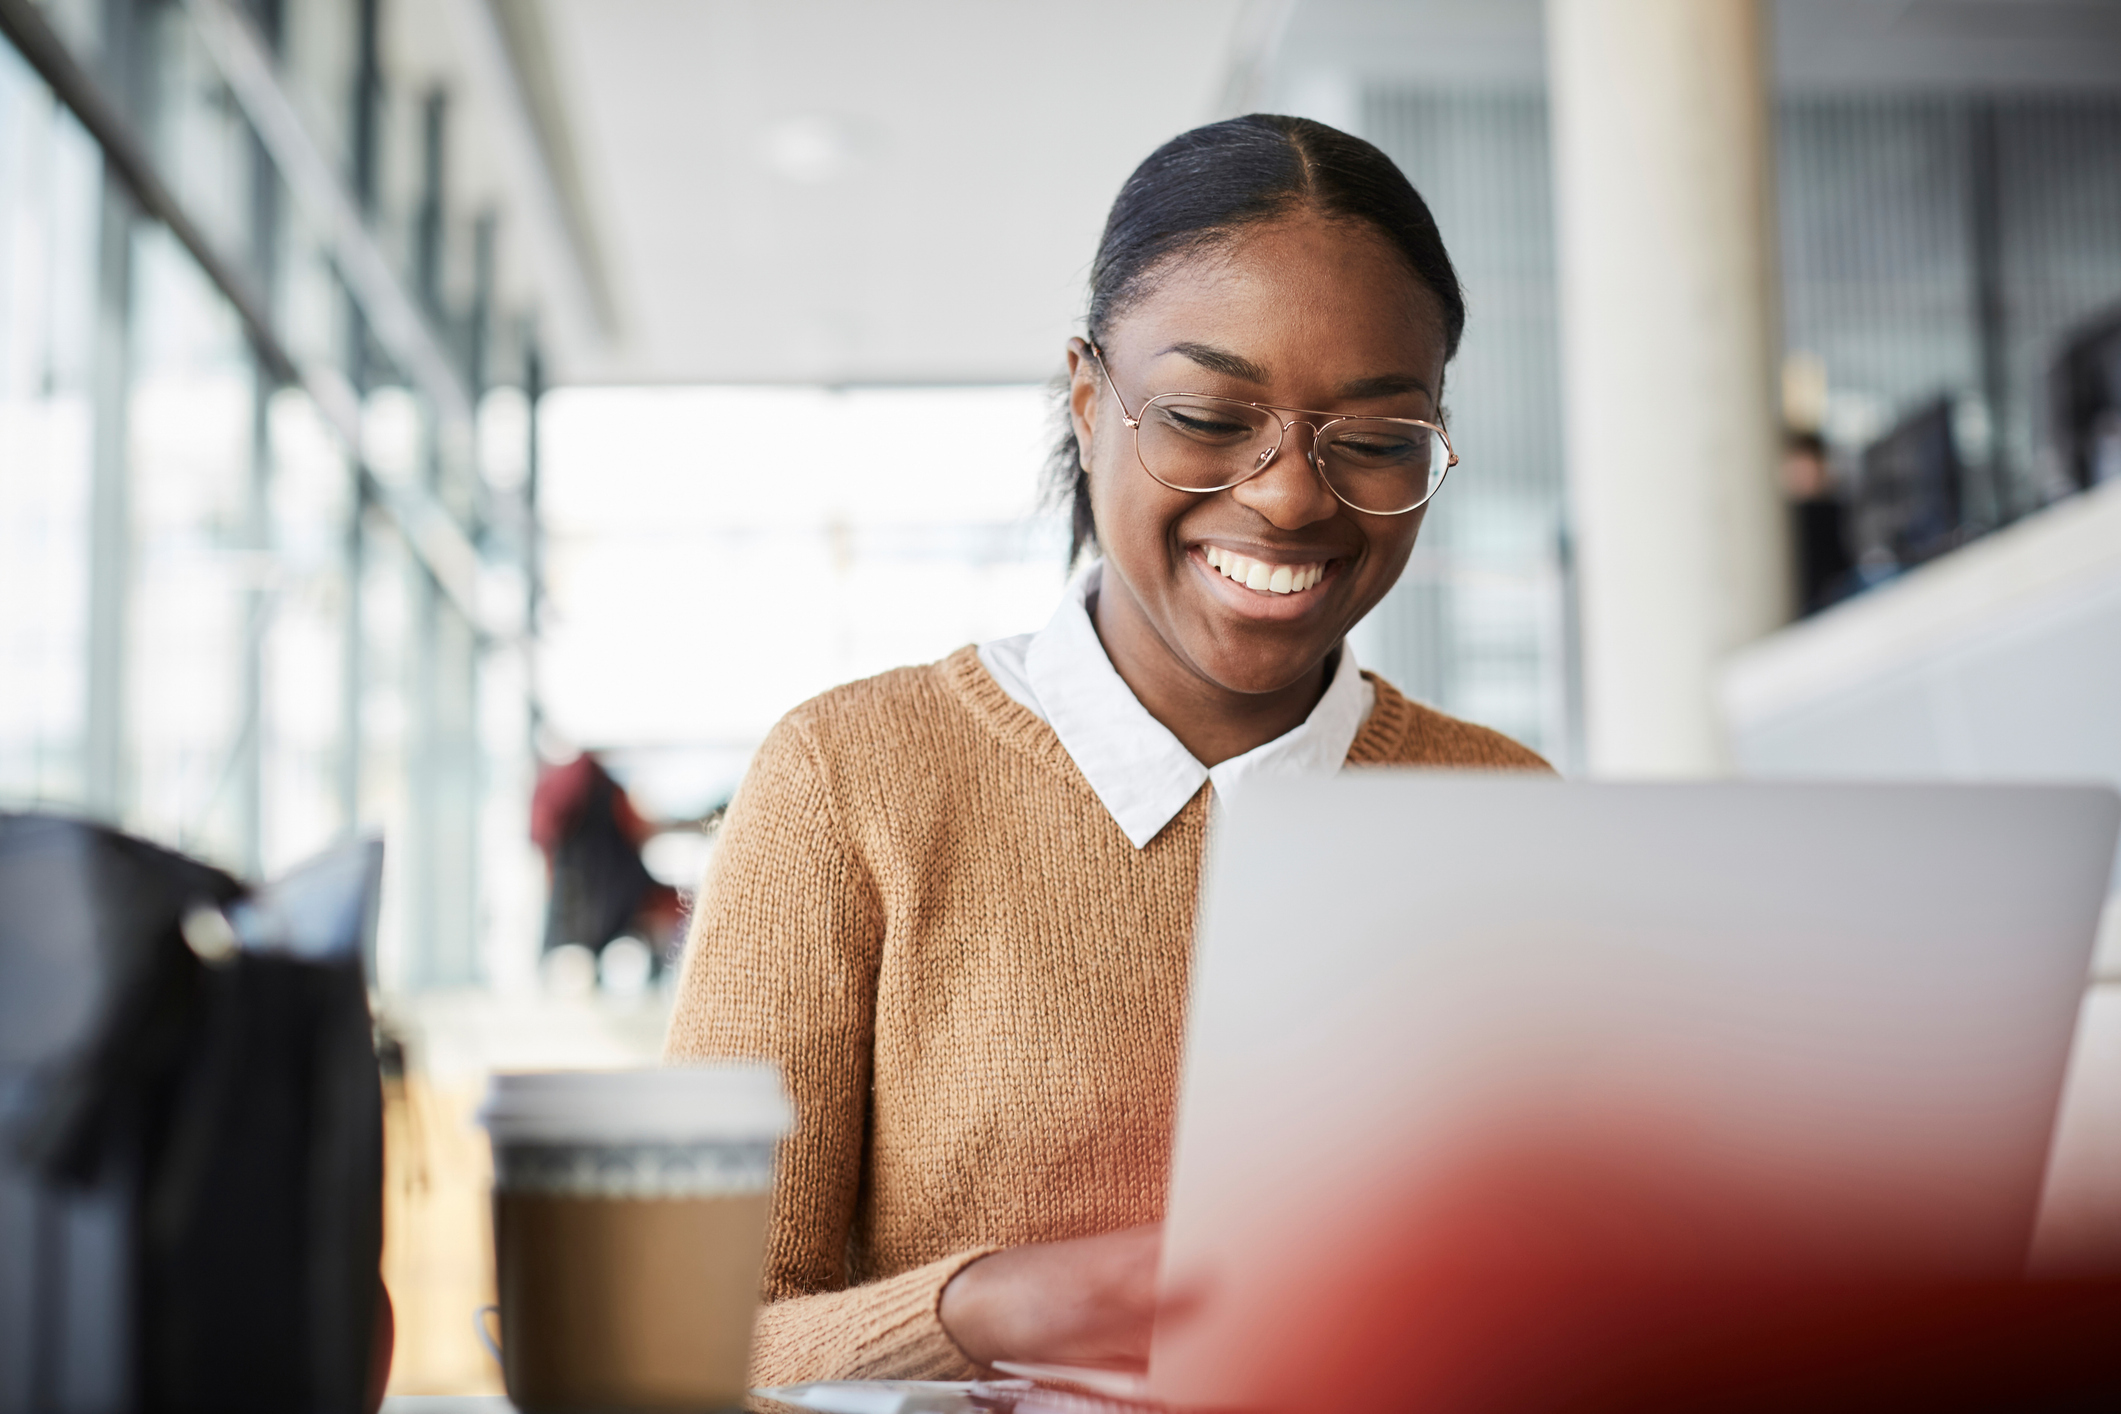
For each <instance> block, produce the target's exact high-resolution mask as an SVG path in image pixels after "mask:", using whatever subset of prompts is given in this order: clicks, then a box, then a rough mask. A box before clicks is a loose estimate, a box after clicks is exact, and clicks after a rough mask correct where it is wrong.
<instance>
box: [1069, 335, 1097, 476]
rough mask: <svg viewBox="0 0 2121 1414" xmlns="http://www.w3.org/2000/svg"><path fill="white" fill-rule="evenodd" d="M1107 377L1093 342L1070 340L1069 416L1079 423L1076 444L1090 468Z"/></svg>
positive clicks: (1076, 430)
mask: <svg viewBox="0 0 2121 1414" xmlns="http://www.w3.org/2000/svg"><path fill="white" fill-rule="evenodd" d="M1103 381H1104V380H1103V378H1102V377H1101V376H1100V375H1099V373H1098V368H1097V360H1096V359H1094V358H1092V357H1090V345H1089V344H1087V343H1085V342H1084V341H1083V340H1081V339H1079V338H1078V339H1070V340H1068V420H1069V421H1070V422H1072V423H1074V424H1075V445H1076V448H1077V450H1078V451H1079V453H1080V454H1081V456H1082V464H1083V468H1084V470H1086V471H1087V470H1088V469H1089V466H1090V442H1091V437H1092V434H1093V433H1094V431H1095V430H1096V426H1097V401H1098V399H1097V394H1098V386H1099V384H1100V383H1102V382H1103Z"/></svg>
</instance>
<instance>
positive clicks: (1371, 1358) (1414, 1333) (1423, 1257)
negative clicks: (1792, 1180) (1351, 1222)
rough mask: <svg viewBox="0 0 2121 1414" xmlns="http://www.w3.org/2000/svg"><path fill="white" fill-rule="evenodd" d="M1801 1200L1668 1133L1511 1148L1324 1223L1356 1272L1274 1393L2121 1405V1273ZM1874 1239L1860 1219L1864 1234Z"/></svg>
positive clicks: (1296, 1346) (1467, 1399) (1786, 1403)
mask: <svg viewBox="0 0 2121 1414" xmlns="http://www.w3.org/2000/svg"><path fill="white" fill-rule="evenodd" d="M1370 1211H1372V1212H1374V1211H1375V1209H1374V1208H1373V1209H1371V1210H1370ZM1787 1217H1788V1214H1787V1213H1786V1212H1780V1211H1778V1204H1777V1202H1776V1201H1775V1200H1774V1198H1773V1196H1772V1195H1768V1194H1765V1193H1751V1192H1748V1191H1746V1190H1745V1187H1744V1185H1742V1184H1734V1183H1732V1182H1731V1181H1729V1180H1728V1179H1727V1178H1726V1179H1723V1180H1719V1179H1717V1178H1715V1177H1713V1176H1710V1175H1706V1174H1703V1173H1699V1172H1694V1173H1683V1172H1675V1171H1674V1170H1673V1168H1672V1166H1671V1163H1670V1157H1669V1155H1665V1156H1663V1157H1659V1156H1658V1155H1657V1153H1656V1152H1655V1151H1654V1149H1648V1150H1643V1151H1639V1152H1636V1153H1633V1154H1629V1153H1622V1152H1617V1151H1608V1152H1604V1153H1600V1152H1597V1151H1595V1150H1594V1149H1591V1148H1585V1147H1573V1148H1570V1149H1568V1150H1567V1151H1561V1150H1555V1151H1550V1152H1544V1153H1540V1152H1531V1151H1523V1152H1519V1153H1517V1154H1514V1155H1508V1156H1498V1157H1496V1158H1495V1159H1494V1160H1493V1161H1492V1162H1491V1163H1489V1164H1487V1165H1485V1166H1483V1167H1481V1168H1480V1169H1478V1170H1468V1171H1466V1172H1464V1173H1462V1174H1461V1176H1460V1180H1459V1181H1458V1182H1455V1183H1450V1184H1447V1185H1444V1186H1442V1187H1440V1188H1432V1189H1430V1190H1429V1192H1428V1194H1427V1196H1426V1198H1425V1200H1424V1201H1423V1202H1422V1203H1421V1204H1420V1205H1419V1211H1418V1213H1417V1212H1416V1211H1415V1210H1413V1209H1411V1208H1410V1209H1409V1210H1408V1212H1407V1221H1406V1222H1405V1223H1404V1224H1402V1225H1401V1226H1400V1227H1399V1228H1398V1229H1397V1230H1390V1229H1388V1230H1385V1231H1377V1230H1375V1229H1372V1230H1369V1231H1367V1232H1354V1231H1348V1232H1342V1233H1334V1232H1333V1231H1332V1230H1331V1229H1332V1227H1333V1225H1334V1224H1333V1223H1332V1221H1331V1220H1330V1219H1329V1220H1327V1221H1324V1222H1321V1223H1320V1224H1319V1225H1318V1226H1319V1229H1320V1231H1319V1237H1320V1240H1321V1241H1322V1242H1324V1243H1326V1244H1327V1245H1328V1246H1330V1248H1331V1249H1332V1250H1333V1251H1334V1252H1335V1254H1336V1255H1337V1257H1338V1265H1339V1267H1340V1269H1341V1271H1342V1272H1344V1274H1345V1278H1346V1280H1345V1284H1344V1285H1343V1286H1342V1287H1341V1288H1340V1291H1339V1293H1338V1295H1337V1298H1336V1299H1335V1300H1334V1301H1332V1302H1330V1303H1328V1306H1329V1307H1330V1309H1327V1308H1318V1309H1313V1310H1311V1311H1309V1312H1307V1313H1305V1316H1304V1317H1302V1318H1300V1319H1298V1320H1296V1321H1294V1322H1292V1324H1291V1326H1290V1327H1289V1328H1288V1329H1287V1330H1286V1331H1285V1332H1284V1333H1283V1335H1284V1339H1283V1340H1281V1341H1278V1342H1277V1346H1278V1347H1279V1349H1280V1351H1281V1352H1282V1357H1281V1358H1280V1359H1275V1358H1273V1357H1269V1358H1268V1359H1267V1360H1266V1361H1265V1362H1264V1368H1263V1369H1262V1370H1261V1373H1262V1375H1263V1376H1264V1377H1263V1378H1262V1379H1260V1381H1259V1387H1260V1389H1261V1391H1262V1403H1261V1407H1262V1408H1263V1409H1264V1408H1271V1409H1275V1410H1306V1411H1309V1410H1316V1411H1319V1412H1320V1414H1324V1411H1327V1410H1336V1411H1338V1410H1347V1409H1364V1410H1400V1409H1404V1410H1408V1411H1410V1412H1411V1411H1420V1414H1661V1411H1672V1412H1673V1414H1679V1411H1688V1414H1700V1412H1701V1411H1717V1414H1756V1411H1757V1414H1782V1411H1805V1412H1806V1414H1838V1412H1839V1411H1848V1414H1857V1412H1858V1411H1863V1412H1864V1414H1878V1412H1879V1411H1897V1410H1907V1411H1911V1414H1912V1411H1969V1414H1972V1411H1981V1412H1982V1414H1988V1412H1989V1411H1995V1414H2003V1411H2013V1414H2018V1412H2019V1411H2028V1412H2029V1411H2041V1412H2042V1414H2047V1412H2049V1411H2054V1412H2056V1414H2059V1411H2077V1410H2094V1409H2098V1410H2116V1409H2121V1278H2101V1279H2079V1280H2067V1281H2048V1282H2032V1281H2005V1280H1997V1279H1993V1278H1979V1277H1971V1276H1962V1275H1957V1274H1954V1273H1952V1272H1950V1271H1934V1270H1932V1271H1924V1270H1921V1266H1920V1264H1919V1263H1901V1262H1891V1263H1875V1262H1871V1261H1868V1260H1859V1259H1855V1258H1853V1257H1851V1258H1849V1259H1847V1260H1844V1259H1843V1258H1842V1256H1841V1255H1839V1254H1837V1253H1836V1252H1833V1251H1825V1250H1821V1249H1820V1248H1819V1247H1818V1245H1817V1242H1816V1233H1814V1234H1813V1237H1812V1239H1811V1240H1805V1239H1802V1238H1799V1237H1798V1236H1797V1233H1798V1232H1799V1230H1800V1228H1799V1226H1798V1225H1795V1224H1791V1223H1789V1222H1787V1221H1785V1219H1786V1218H1787ZM1675 1234H1676V1235H1675ZM1861 1245H1862V1244H1861V1240H1860V1236H1859V1235H1855V1234H1851V1242H1850V1245H1849V1248H1848V1251H1849V1252H1850V1253H1853V1252H1855V1251H1857V1250H1859V1249H1860V1248H1861ZM1159 1319H1160V1320H1163V1319H1178V1320H1183V1319H1184V1313H1183V1310H1182V1309H1181V1310H1178V1311H1167V1312H1165V1313H1163V1314H1162V1315H1160V1317H1159Z"/></svg>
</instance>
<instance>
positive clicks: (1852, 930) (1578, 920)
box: [1149, 771, 2121, 1408]
mask: <svg viewBox="0 0 2121 1414" xmlns="http://www.w3.org/2000/svg"><path fill="white" fill-rule="evenodd" d="M2117 821H2121V797H2117V796H2116V795H2115V793H2114V792H2113V791H2112V790H2110V789H2107V788H2105V787H2069V786H2060V787H2057V786H2040V787H2006V786H1932V785H1915V786H1875V785H1783V784H1774V785H1762V784H1745V785H1739V784H1686V785H1679V784H1668V785H1605V784H1599V785H1588V784H1569V783H1562V782H1557V781H1549V780H1535V779H1525V778H1518V777H1502V776H1493V775H1486V776H1471V775H1455V774H1438V773H1416V772H1384V771H1373V772H1363V773H1350V774H1347V775H1343V776H1341V777H1338V778H1335V779H1331V780H1325V781H1288V782H1280V781H1275V782H1261V783H1259V784H1258V785H1257V786H1255V787H1254V789H1253V790H1252V792H1250V793H1249V794H1248V795H1247V796H1246V798H1245V799H1244V800H1243V801H1242V802H1241V803H1240V804H1239V805H1238V806H1237V807H1236V808H1235V809H1234V810H1233V811H1232V812H1231V814H1230V815H1229V816H1228V818H1227V819H1225V820H1224V821H1223V822H1222V823H1221V825H1220V827H1219V829H1218V832H1217V834H1216V835H1215V837H1214V839H1213V841H1212V843H1211V849H1210V856H1211V857H1210V859H1209V862H1208V868H1207V872H1206V879H1207V882H1206V884H1205V887H1204V893H1203V903H1202V914H1201V921H1200V927H1199V934H1198V943H1197V947H1196V953H1195V960H1194V969H1195V970H1194V977H1193V987H1192V1001H1191V1007H1192V1010H1191V1015H1190V1019H1189V1026H1188V1036H1187V1053H1186V1061H1185V1071H1184V1077H1183V1081H1182V1090H1181V1098H1180V1108H1179V1121H1178V1131H1177V1135H1176V1141H1175V1149H1174V1158H1173V1171H1172V1180H1171V1190H1170V1202H1169V1212H1168V1218H1167V1222H1166V1236H1165V1251H1164V1272H1163V1297H1164V1303H1165V1304H1164V1308H1163V1310H1164V1314H1163V1315H1162V1316H1160V1318H1159V1322H1158V1328H1157V1332H1156V1338H1155V1346H1154V1354H1153V1358H1152V1361H1151V1367H1150V1382H1149V1383H1150V1391H1151V1393H1152V1394H1153V1395H1155V1396H1156V1397H1158V1398H1160V1399H1163V1400H1167V1401H1170V1402H1173V1403H1178V1404H1185V1405H1195V1406H1216V1407H1223V1408H1246V1407H1253V1408H1257V1407H1274V1406H1280V1407H1321V1406H1320V1399H1321V1398H1325V1399H1326V1402H1329V1403H1330V1402H1332V1400H1333V1399H1334V1398H1339V1397H1346V1398H1352V1399H1358V1400H1360V1399H1370V1398H1375V1397H1376V1396H1377V1394H1378V1391H1377V1390H1376V1389H1375V1388H1373V1387H1370V1386H1366V1385H1364V1384H1363V1383H1362V1380H1363V1378H1364V1377H1363V1376H1362V1375H1361V1373H1360V1372H1361V1371H1362V1370H1364V1369H1368V1370H1372V1371H1374V1370H1376V1369H1378V1368H1381V1367H1390V1368H1393V1369H1395V1370H1397V1371H1399V1372H1400V1375H1398V1376H1395V1378H1399V1377H1401V1376H1405V1374H1406V1372H1407V1371H1410V1370H1411V1371H1417V1372H1418V1371H1422V1370H1427V1371H1429V1372H1430V1374H1431V1375H1432V1376H1433V1377H1434V1378H1436V1379H1439V1380H1448V1379H1451V1378H1455V1377H1456V1376H1454V1375H1452V1374H1451V1373H1450V1372H1451V1371H1454V1370H1456V1371H1458V1372H1459V1374H1460V1375H1462V1374H1463V1372H1464V1368H1465V1366H1464V1362H1465V1361H1467V1360H1472V1359H1475V1358H1479V1356H1478V1352H1474V1351H1470V1350H1468V1349H1466V1348H1464V1347H1465V1343H1466V1342H1477V1341H1478V1340H1479V1339H1483V1338H1490V1339H1492V1338H1495V1337H1496V1333H1497V1331H1498V1330H1503V1329H1507V1328H1508V1327H1509V1326H1510V1322H1511V1320H1512V1319H1513V1314H1522V1315H1524V1316H1525V1317H1526V1319H1528V1320H1531V1321H1532V1322H1533V1324H1532V1326H1531V1327H1530V1328H1527V1329H1523V1330H1513V1331H1511V1338H1513V1339H1523V1340H1527V1341H1532V1342H1539V1341H1544V1340H1548V1339H1553V1340H1565V1339H1569V1338H1572V1337H1571V1336H1570V1335H1569V1332H1568V1331H1567V1330H1564V1329H1561V1325H1563V1324H1566V1323H1556V1322H1554V1321H1552V1320H1547V1321H1545V1322H1544V1324H1543V1325H1542V1324H1541V1323H1540V1322H1539V1321H1538V1320H1537V1319H1536V1317H1535V1315H1534V1313H1535V1311H1536V1309H1537V1308H1538V1305H1539V1302H1540V1301H1541V1300H1543V1299H1556V1294H1557V1292H1559V1291H1560V1289H1561V1287H1562V1286H1566V1285H1567V1284H1568V1283H1569V1282H1571V1281H1578V1282H1579V1283H1580V1282H1589V1283H1591V1288H1590V1289H1592V1290H1595V1289H1596V1284H1597V1283H1599V1282H1612V1281H1625V1280H1629V1279H1637V1278H1639V1279H1640V1280H1643V1281H1667V1282H1670V1281H1677V1282H1680V1283H1682V1284H1683V1283H1685V1282H1687V1281H1694V1280H1698V1281H1701V1282H1703V1283H1705V1284H1709V1285H1713V1284H1714V1283H1716V1282H1720V1281H1728V1280H1750V1279H1755V1278H1774V1277H1777V1276H1797V1277H1804V1276H1807V1275H1814V1276H1816V1275H1818V1274H1821V1273H1832V1272H1835V1271H1845V1272H1847V1273H1850V1274H1862V1273H1866V1272H1883V1273H1892V1274H1897V1275H1906V1276H1912V1277H1921V1276H1924V1275H1936V1276H1942V1277H1982V1276H1996V1275H2009V1274H2013V1273H2016V1272H2018V1271H2020V1270H2022V1268H2023V1264H2024V1260H2025V1255H2026V1250H2027V1245H2028V1241H2029V1238H2030V1233H2031V1228H2032V1223H2033V1219H2034V1214H2035V1209H2036V1206H2037V1203H2038V1196H2039V1191H2040V1183H2041V1174H2042V1169H2043V1165H2044V1162H2045V1159H2046V1155H2047V1152H2048V1139H2049V1133H2050V1130H2051V1127H2052V1124H2053V1119H2054V1113H2055V1106H2056V1100H2057V1095H2058V1092H2059V1089H2060V1085H2061V1081H2062V1075H2063V1069H2064V1065H2065V1061H2066V1058H2067V1053H2068V1048H2069V1042H2070V1034H2071V1028H2072V1024H2073V1021H2074V1018H2075V1016H2076V1014H2077V1006H2078V999H2079V996H2080V994H2081V992H2082V989H2083V986H2084V981H2085V976H2086V971H2087V966H2088V962H2089V956H2090V950H2091V946H2092V940H2093V936H2094V932H2095V929H2096V925H2097V917H2098V912H2099V907H2100V903H2101V900H2102V898H2103V896H2104V894H2105V890H2106V883H2107V879H2108V874H2109V868H2110V864H2111V861H2112V859H2113V854H2114V844H2115V834H2116V828H2117ZM1542 1283H1545V1286H1544V1287H1542V1286H1541V1284H1542ZM1557 1283H1559V1285H1557ZM1535 1288H1537V1290H1535ZM1582 1298H1583V1292H1582V1291H1577V1292H1576V1293H1575V1295H1574V1296H1573V1297H1572V1298H1571V1301H1572V1303H1573V1304H1572V1305H1571V1306H1570V1308H1569V1309H1570V1310H1572V1311H1573V1310H1577V1309H1580V1307H1581V1306H1582V1305H1583V1299H1582ZM1513 1303H1514V1304H1513ZM1483 1322H1485V1324H1483ZM1578 1334H1579V1335H1581V1331H1578ZM1583 1338H1585V1339H1587V1340H1588V1339H1589V1337H1588V1336H1585V1337H1583ZM1454 1341H1455V1342H1457V1343H1458V1344H1457V1345H1454V1344H1453V1342H1454ZM1496 1354H1497V1356H1498V1358H1500V1353H1499V1352H1497V1353H1496ZM1410 1362H1411V1363H1410ZM1342 1377H1345V1379H1343V1383H1342V1384H1341V1385H1340V1386H1338V1387H1336V1386H1335V1385H1334V1380H1335V1379H1340V1378H1342ZM1405 1393H1412V1392H1411V1391H1408V1392H1405ZM1395 1402H1400V1401H1397V1400H1395ZM1444 1404H1446V1405H1448V1404H1449V1401H1448V1400H1446V1401H1444ZM1438 1407H1443V1406H1441V1405H1440V1406H1438Z"/></svg>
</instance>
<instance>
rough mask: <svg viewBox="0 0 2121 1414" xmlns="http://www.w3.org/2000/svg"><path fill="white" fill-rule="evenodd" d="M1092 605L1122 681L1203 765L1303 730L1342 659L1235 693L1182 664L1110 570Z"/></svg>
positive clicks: (1101, 639) (1099, 633) (1101, 636)
mask: <svg viewBox="0 0 2121 1414" xmlns="http://www.w3.org/2000/svg"><path fill="white" fill-rule="evenodd" d="M1087 607H1088V609H1089V611H1090V622H1091V623H1092V624H1093V625H1094V626H1095V627H1096V629H1097V637H1098V641H1099V642H1101V643H1102V644H1104V647H1105V656H1106V657H1108V658H1110V659H1111V660H1112V667H1113V669H1114V670H1115V671H1117V672H1118V673H1119V676H1120V681H1122V682H1124V683H1126V685H1127V687H1128V688H1129V689H1130V690H1131V691H1132V692H1133V693H1134V696H1135V698H1136V699H1137V700H1138V701H1139V702H1140V703H1141V704H1142V706H1143V707H1145V708H1147V709H1148V711H1149V715H1150V716H1152V717H1154V718H1156V720H1157V721H1159V722H1162V723H1163V724H1164V726H1165V727H1167V728H1169V729H1170V732H1171V734H1172V735H1173V736H1175V737H1177V738H1178V740H1179V744H1180V745H1182V746H1184V747H1185V748H1186V750H1187V751H1189V752H1191V753H1192V754H1193V758H1194V759H1195V760H1197V761H1199V762H1200V763H1201V764H1202V765H1203V766H1217V765H1220V764H1222V763H1223V762H1225V761H1228V760H1229V759H1231V758H1232V757H1234V756H1242V755H1244V754H1245V753H1246V752H1247V751H1250V750H1252V749H1253V748H1255V747H1260V746H1265V745H1266V744H1267V743H1268V742H1270V741H1272V740H1274V739H1275V738H1276V737H1279V736H1286V735H1287V734H1288V733H1290V732H1292V731H1294V730H1295V729H1296V728H1297V727H1298V726H1301V725H1302V724H1303V722H1304V720H1305V718H1307V717H1309V716H1310V715H1311V710H1312V709H1313V708H1314V707H1316V706H1317V705H1318V701H1319V699H1320V698H1321V697H1324V696H1325V693H1326V685H1327V684H1328V683H1329V682H1330V681H1331V680H1332V671H1333V668H1334V666H1335V664H1336V663H1337V662H1338V661H1339V657H1340V652H1339V650H1338V649H1335V650H1334V651H1333V652H1332V653H1331V654H1328V655H1327V657H1326V659H1325V661H1324V662H1322V663H1320V664H1319V665H1318V666H1317V667H1316V668H1314V669H1312V670H1311V671H1310V672H1309V673H1307V674H1305V675H1304V676H1303V677H1302V678H1299V679H1298V680H1297V681H1295V682H1293V683H1290V684H1289V685H1288V686H1286V687H1281V688H1276V689H1275V690H1274V691H1272V692H1234V691H1232V690H1231V689H1229V688H1227V687H1224V686H1222V685H1221V684H1220V683H1217V682H1212V681H1210V680H1209V679H1208V678H1207V677H1205V676H1203V675H1202V674H1201V673H1200V672H1198V671H1197V670H1196V669H1195V668H1194V667H1193V666H1192V665H1191V664H1190V663H1188V662H1186V661H1185V660H1184V659H1183V658H1181V657H1180V656H1179V655H1178V652H1177V650H1176V649H1174V648H1173V647H1172V646H1171V645H1170V644H1169V643H1167V642H1166V641H1165V640H1164V638H1163V636H1162V635H1161V634H1159V633H1158V632H1157V631H1156V626H1155V625H1154V624H1152V623H1151V622H1150V621H1149V617H1148V615H1146V614H1144V613H1143V612H1142V608H1141V604H1140V603H1139V601H1137V600H1136V599H1135V598H1134V595H1133V593H1132V592H1131V591H1130V590H1129V589H1128V588H1127V586H1126V583H1125V581H1123V580H1121V579H1120V578H1119V577H1118V576H1117V575H1114V574H1112V573H1110V572H1109V569H1108V571H1107V573H1106V574H1105V575H1104V576H1103V582H1102V583H1101V584H1100V586H1099V588H1098V591H1097V593H1096V594H1095V595H1093V596H1092V598H1091V601H1090V603H1089V604H1088V606H1087Z"/></svg>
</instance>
